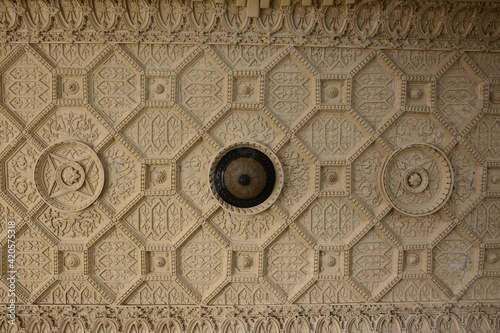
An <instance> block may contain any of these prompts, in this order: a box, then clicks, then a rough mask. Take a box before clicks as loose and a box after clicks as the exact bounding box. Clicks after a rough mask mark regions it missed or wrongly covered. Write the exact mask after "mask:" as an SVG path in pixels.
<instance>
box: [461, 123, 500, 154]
mask: <svg viewBox="0 0 500 333" xmlns="http://www.w3.org/2000/svg"><path fill="white" fill-rule="evenodd" d="M468 138H469V141H470V142H471V143H472V144H473V146H474V148H476V150H477V151H478V152H479V153H480V154H481V155H482V156H483V157H484V158H485V159H486V160H488V161H499V160H500V117H498V116H485V117H483V118H482V119H481V120H480V121H479V123H478V124H477V125H476V126H475V127H474V128H473V129H472V130H471V131H470V132H469V134H468Z"/></svg>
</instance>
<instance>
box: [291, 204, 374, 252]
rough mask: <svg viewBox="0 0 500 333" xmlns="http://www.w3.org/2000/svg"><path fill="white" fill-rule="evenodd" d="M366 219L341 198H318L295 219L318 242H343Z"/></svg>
mask: <svg viewBox="0 0 500 333" xmlns="http://www.w3.org/2000/svg"><path fill="white" fill-rule="evenodd" d="M363 219H366V217H365V216H364V214H361V213H359V211H358V210H356V209H354V208H352V207H351V205H349V204H348V202H346V201H344V200H342V199H329V198H328V199H327V198H318V199H316V200H315V201H313V203H312V204H311V206H309V207H308V208H307V210H306V211H305V212H304V213H303V214H302V215H301V216H300V217H299V218H298V219H297V223H299V224H300V225H302V226H303V227H304V228H305V229H306V230H307V231H308V232H309V233H310V234H311V235H312V236H314V238H316V239H317V240H318V243H320V244H325V245H326V244H330V243H339V242H344V241H346V239H349V238H350V235H351V234H352V233H353V232H354V231H355V230H356V228H357V227H358V226H359V225H360V224H362V221H363Z"/></svg>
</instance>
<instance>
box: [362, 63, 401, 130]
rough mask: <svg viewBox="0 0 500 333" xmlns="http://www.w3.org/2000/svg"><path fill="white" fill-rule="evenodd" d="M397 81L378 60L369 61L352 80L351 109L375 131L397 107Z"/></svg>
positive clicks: (395, 76) (394, 74)
mask: <svg viewBox="0 0 500 333" xmlns="http://www.w3.org/2000/svg"><path fill="white" fill-rule="evenodd" d="M398 79H399V77H398V74H396V73H394V71H393V70H390V69H389V68H388V66H387V64H385V63H384V62H383V61H382V60H381V59H379V58H374V59H372V60H370V61H369V62H368V63H367V64H366V65H365V66H363V68H362V69H361V70H360V71H359V72H357V73H356V74H355V76H354V78H353V86H352V90H353V93H352V107H353V108H354V110H355V111H356V112H358V113H359V115H360V116H361V117H363V119H365V120H366V121H367V122H368V123H369V124H370V125H371V126H373V127H374V128H375V129H378V128H380V127H381V126H382V125H383V124H384V123H385V121H386V120H387V119H388V118H389V117H390V115H391V114H393V113H394V112H395V111H396V109H397V108H398V106H399V105H398V103H399V102H398V101H399V100H400V97H399V96H398V92H399V91H398V90H399V88H398V83H399V80H398Z"/></svg>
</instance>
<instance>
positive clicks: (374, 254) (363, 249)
mask: <svg viewBox="0 0 500 333" xmlns="http://www.w3.org/2000/svg"><path fill="white" fill-rule="evenodd" d="M351 259H352V266H351V274H352V278H353V280H355V281H356V282H357V283H359V284H360V285H362V286H363V287H364V288H366V291H367V292H368V294H369V295H371V296H372V297H375V296H376V295H377V294H378V293H380V292H381V291H382V290H383V288H384V287H386V286H387V285H388V284H389V282H390V281H391V280H393V279H394V277H395V273H396V261H397V249H395V245H394V244H393V243H392V242H391V241H389V240H388V238H387V236H385V235H384V234H383V233H382V232H381V231H380V230H378V229H371V230H370V231H369V232H368V233H367V234H366V235H365V236H363V238H361V240H360V241H359V242H358V243H357V244H356V245H354V246H353V248H352V249H351Z"/></svg>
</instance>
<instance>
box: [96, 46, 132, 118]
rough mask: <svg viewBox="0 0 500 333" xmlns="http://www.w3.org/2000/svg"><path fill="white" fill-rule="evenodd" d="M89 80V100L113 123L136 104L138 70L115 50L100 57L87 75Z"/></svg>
mask: <svg viewBox="0 0 500 333" xmlns="http://www.w3.org/2000/svg"><path fill="white" fill-rule="evenodd" d="M89 81H90V83H91V86H90V87H89V94H90V101H91V102H92V104H93V105H94V107H96V108H97V109H98V110H99V111H101V112H102V113H103V114H104V115H105V116H106V117H107V119H109V120H110V121H111V123H113V124H117V123H118V122H119V121H120V120H122V119H123V118H124V117H125V116H126V115H127V114H128V113H129V112H130V111H132V110H133V109H134V108H135V107H136V106H137V105H139V100H140V90H141V78H140V73H139V72H138V71H137V69H135V68H134V65H133V64H132V63H131V62H130V61H129V60H128V59H126V58H125V57H123V56H122V55H121V54H120V53H118V52H111V53H110V54H109V55H108V56H106V57H105V58H104V59H103V60H101V61H100V62H99V63H98V65H97V66H96V67H95V68H94V69H93V71H92V72H91V74H89Z"/></svg>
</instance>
